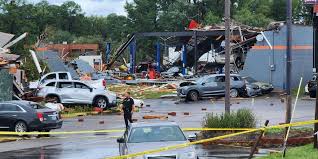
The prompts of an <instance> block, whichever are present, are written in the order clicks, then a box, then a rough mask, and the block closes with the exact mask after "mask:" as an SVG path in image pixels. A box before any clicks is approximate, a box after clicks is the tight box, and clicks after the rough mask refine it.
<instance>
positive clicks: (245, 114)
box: [203, 108, 256, 128]
mask: <svg viewBox="0 0 318 159" xmlns="http://www.w3.org/2000/svg"><path fill="white" fill-rule="evenodd" d="M203 126H204V127H206V128H255V127H256V117H255V114H254V113H253V112H252V111H251V110H250V109H245V108H244V109H239V110H237V111H236V112H234V111H233V112H231V113H222V114H220V115H219V114H214V113H209V114H207V116H206V117H204V120H203Z"/></svg>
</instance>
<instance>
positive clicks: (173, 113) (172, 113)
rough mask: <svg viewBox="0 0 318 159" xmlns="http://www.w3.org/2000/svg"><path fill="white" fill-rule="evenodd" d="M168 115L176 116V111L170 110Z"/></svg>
mask: <svg viewBox="0 0 318 159" xmlns="http://www.w3.org/2000/svg"><path fill="white" fill-rule="evenodd" d="M168 115H170V116H176V115H177V113H176V112H170V113H168Z"/></svg>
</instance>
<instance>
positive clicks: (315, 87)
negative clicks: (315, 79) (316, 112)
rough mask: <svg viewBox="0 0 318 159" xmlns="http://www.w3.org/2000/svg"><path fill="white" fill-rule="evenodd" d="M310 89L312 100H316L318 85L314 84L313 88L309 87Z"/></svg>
mask: <svg viewBox="0 0 318 159" xmlns="http://www.w3.org/2000/svg"><path fill="white" fill-rule="evenodd" d="M308 89H309V96H310V98H316V89H317V84H313V85H312V86H311V87H308Z"/></svg>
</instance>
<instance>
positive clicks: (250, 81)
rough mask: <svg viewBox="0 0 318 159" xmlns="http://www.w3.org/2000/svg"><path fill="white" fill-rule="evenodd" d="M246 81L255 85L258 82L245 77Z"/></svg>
mask: <svg viewBox="0 0 318 159" xmlns="http://www.w3.org/2000/svg"><path fill="white" fill-rule="evenodd" d="M244 79H245V80H246V81H247V82H248V83H255V82H257V81H256V80H255V79H254V78H252V77H244Z"/></svg>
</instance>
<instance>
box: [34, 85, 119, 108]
mask: <svg viewBox="0 0 318 159" xmlns="http://www.w3.org/2000/svg"><path fill="white" fill-rule="evenodd" d="M37 96H39V97H44V98H45V99H46V100H50V101H56V102H58V103H67V104H92V105H94V106H97V107H100V108H103V109H105V108H110V107H112V106H116V98H117V96H116V94H115V93H113V92H110V91H107V90H106V89H102V88H93V87H91V86H89V85H87V84H85V83H83V82H81V81H78V80H53V81H49V82H47V83H45V84H43V85H42V86H41V87H40V88H39V91H38V93H37Z"/></svg>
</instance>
